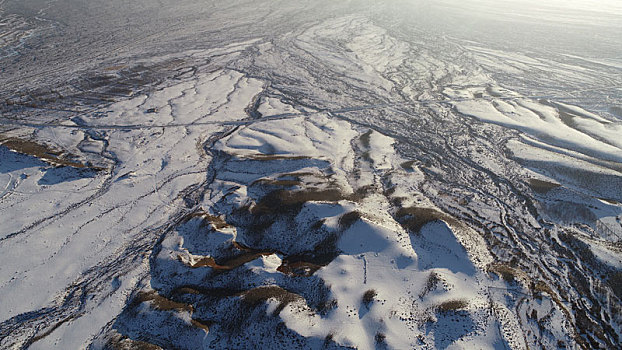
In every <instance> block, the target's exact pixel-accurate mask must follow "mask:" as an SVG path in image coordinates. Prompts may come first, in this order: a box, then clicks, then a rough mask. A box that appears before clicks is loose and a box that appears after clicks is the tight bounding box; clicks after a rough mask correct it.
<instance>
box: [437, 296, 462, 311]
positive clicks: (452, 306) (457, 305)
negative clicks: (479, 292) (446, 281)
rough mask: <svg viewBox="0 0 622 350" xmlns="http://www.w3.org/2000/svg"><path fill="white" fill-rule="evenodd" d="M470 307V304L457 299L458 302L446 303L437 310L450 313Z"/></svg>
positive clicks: (450, 301)
mask: <svg viewBox="0 0 622 350" xmlns="http://www.w3.org/2000/svg"><path fill="white" fill-rule="evenodd" d="M468 305H469V303H468V302H467V301H466V300H463V299H456V300H449V301H446V302H444V303H442V304H440V305H439V306H437V307H436V309H437V310H438V311H440V312H450V311H457V310H460V309H464V308H465V307H467V306H468Z"/></svg>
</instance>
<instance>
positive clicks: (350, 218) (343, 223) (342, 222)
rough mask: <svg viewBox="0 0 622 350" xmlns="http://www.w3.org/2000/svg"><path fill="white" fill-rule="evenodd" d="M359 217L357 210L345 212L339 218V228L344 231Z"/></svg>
mask: <svg viewBox="0 0 622 350" xmlns="http://www.w3.org/2000/svg"><path fill="white" fill-rule="evenodd" d="M361 217H362V216H361V213H360V212H358V211H351V212H349V213H346V214H344V215H342V216H341V217H340V218H339V228H340V229H341V230H343V231H345V230H347V229H349V228H350V226H352V225H354V223H355V222H357V221H359V219H360V218H361Z"/></svg>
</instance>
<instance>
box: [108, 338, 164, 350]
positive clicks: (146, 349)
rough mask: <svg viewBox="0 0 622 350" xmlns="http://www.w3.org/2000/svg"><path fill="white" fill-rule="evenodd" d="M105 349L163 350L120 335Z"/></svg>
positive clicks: (111, 340) (110, 341)
mask: <svg viewBox="0 0 622 350" xmlns="http://www.w3.org/2000/svg"><path fill="white" fill-rule="evenodd" d="M104 349H111V350H162V348H161V347H159V346H157V345H154V344H150V343H147V342H144V341H139V340H133V339H130V338H127V337H123V336H121V335H119V334H117V335H116V336H114V337H112V338H111V339H110V340H108V342H107V343H106V346H105V347H104Z"/></svg>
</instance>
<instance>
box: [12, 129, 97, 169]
mask: <svg viewBox="0 0 622 350" xmlns="http://www.w3.org/2000/svg"><path fill="white" fill-rule="evenodd" d="M0 145H2V146H4V147H6V148H8V149H10V150H11V151H14V152H17V153H21V154H26V155H29V156H33V157H37V158H39V159H41V160H42V161H44V162H46V163H49V164H51V165H55V166H70V167H74V168H86V167H87V166H86V165H84V164H82V163H79V162H74V161H71V160H69V159H66V155H65V154H64V153H63V152H61V151H58V150H54V149H51V148H49V147H48V146H45V145H40V144H38V143H36V142H33V141H29V140H23V139H19V138H15V137H8V138H3V137H2V136H0ZM93 169H96V170H101V169H99V168H93Z"/></svg>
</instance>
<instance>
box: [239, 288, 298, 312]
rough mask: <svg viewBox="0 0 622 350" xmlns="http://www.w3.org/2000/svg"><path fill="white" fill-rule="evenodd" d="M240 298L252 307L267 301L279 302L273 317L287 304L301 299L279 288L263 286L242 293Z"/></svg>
mask: <svg viewBox="0 0 622 350" xmlns="http://www.w3.org/2000/svg"><path fill="white" fill-rule="evenodd" d="M240 296H241V297H242V301H244V302H245V303H247V304H249V305H252V306H255V305H257V304H259V303H261V302H264V301H266V300H268V299H276V300H277V301H278V302H279V306H278V307H277V309H276V310H275V311H274V315H278V314H279V313H281V311H283V309H284V308H285V307H286V306H287V304H289V303H291V302H294V301H298V300H301V299H302V297H301V296H300V295H298V294H295V293H291V292H288V291H287V290H285V289H283V288H281V287H279V286H265V287H258V288H254V289H250V290H247V291H245V292H242V293H241V294H240Z"/></svg>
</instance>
